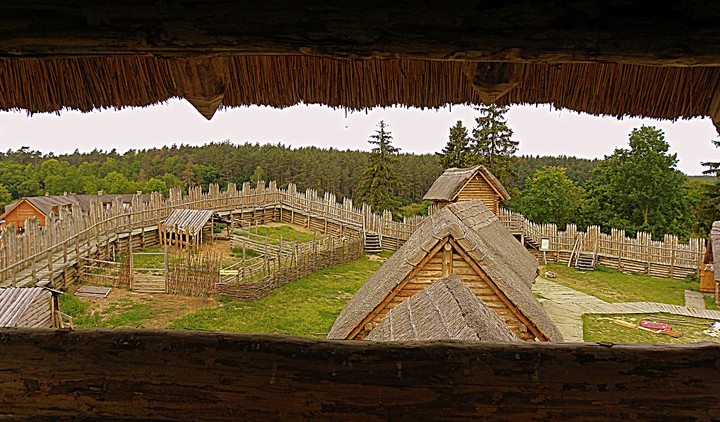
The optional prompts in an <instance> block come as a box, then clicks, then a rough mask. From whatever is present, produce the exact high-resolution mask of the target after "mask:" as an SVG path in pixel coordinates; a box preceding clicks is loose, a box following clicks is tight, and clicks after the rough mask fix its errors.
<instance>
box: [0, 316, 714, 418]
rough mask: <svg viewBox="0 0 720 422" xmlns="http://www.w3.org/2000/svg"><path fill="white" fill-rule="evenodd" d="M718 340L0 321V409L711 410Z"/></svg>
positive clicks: (464, 414)
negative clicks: (334, 337)
mask: <svg viewBox="0 0 720 422" xmlns="http://www.w3.org/2000/svg"><path fill="white" fill-rule="evenodd" d="M719 357H720V345H716V344H712V345H711V344H707V343H705V344H697V345H688V346H650V345H615V346H611V345H598V344H527V343H524V344H492V343H485V344H469V343H449V342H446V343H395V344H381V343H369V342H352V341H327V340H312V339H305V338H297V337H289V336H275V335H245V334H224V333H210V332H197V331H155V330H112V331H110V330H76V331H52V330H38V331H32V330H12V329H6V330H4V331H0V416H2V415H3V414H4V415H13V416H24V415H36V416H37V415H40V416H43V415H45V416H80V417H89V416H90V417H113V418H117V417H123V418H129V419H136V418H142V419H153V418H158V419H165V418H172V419H193V420H202V419H215V420H217V419H227V420H237V419H238V418H243V419H255V418H272V419H294V418H332V419H347V418H363V419H368V418H369V419H373V418H390V417H402V418H404V419H413V418H418V419H423V420H424V419H428V418H462V419H467V418H478V417H493V418H497V417H500V418H515V419H530V418H553V419H569V418H577V417H580V418H583V419H593V418H603V419H607V418H622V419H623V420H624V419H632V418H655V419H658V418H670V417H674V418H675V417H679V418H686V419H687V418H695V417H701V418H707V419H717V418H720V400H719V399H720V389H718V388H717V383H718V379H720V371H718V358H719Z"/></svg>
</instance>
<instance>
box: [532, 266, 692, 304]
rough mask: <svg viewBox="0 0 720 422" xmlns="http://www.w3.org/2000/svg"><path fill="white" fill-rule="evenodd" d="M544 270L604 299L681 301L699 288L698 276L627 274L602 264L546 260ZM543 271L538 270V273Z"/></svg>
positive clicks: (569, 285) (579, 289)
mask: <svg viewBox="0 0 720 422" xmlns="http://www.w3.org/2000/svg"><path fill="white" fill-rule="evenodd" d="M545 270H550V271H552V272H554V273H555V274H557V278H555V279H553V281H555V282H557V283H560V284H562V285H564V286H567V287H571V288H573V289H575V290H578V291H581V292H583V293H587V294H589V295H593V296H595V297H597V298H600V299H602V300H604V301H606V302H661V303H670V304H673V305H684V304H685V290H696V291H699V290H700V282H699V281H697V280H674V279H668V278H654V277H649V276H646V275H628V274H623V273H621V272H619V271H616V270H611V269H609V268H605V267H596V269H595V271H590V272H581V271H577V270H576V269H575V268H572V267H571V268H568V267H567V266H565V265H559V264H548V265H547V266H546V267H545ZM543 272H544V271H542V270H541V274H542V273H543Z"/></svg>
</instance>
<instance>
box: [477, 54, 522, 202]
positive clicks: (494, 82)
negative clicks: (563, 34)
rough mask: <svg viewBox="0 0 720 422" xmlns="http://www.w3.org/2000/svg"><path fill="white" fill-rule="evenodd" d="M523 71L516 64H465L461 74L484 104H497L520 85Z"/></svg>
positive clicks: (520, 66)
mask: <svg viewBox="0 0 720 422" xmlns="http://www.w3.org/2000/svg"><path fill="white" fill-rule="evenodd" d="M524 70H525V66H524V65H522V64H517V63H497V62H487V63H476V62H466V63H464V64H463V73H464V74H465V76H466V77H467V78H468V81H469V82H470V85H471V86H472V87H473V89H474V90H475V92H477V94H478V96H479V97H480V100H481V101H482V102H483V103H485V104H493V103H495V102H497V100H499V99H500V98H502V97H503V96H504V95H505V94H507V93H508V92H510V91H512V90H513V89H514V88H516V87H517V86H518V85H520V83H522V79H523V76H524V75H523V72H524ZM490 186H492V185H490ZM493 189H494V188H493Z"/></svg>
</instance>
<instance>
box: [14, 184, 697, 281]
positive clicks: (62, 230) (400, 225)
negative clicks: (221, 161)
mask: <svg viewBox="0 0 720 422" xmlns="http://www.w3.org/2000/svg"><path fill="white" fill-rule="evenodd" d="M178 208H185V209H209V210H214V211H216V213H218V214H219V215H231V214H232V215H233V216H234V217H235V218H239V219H240V221H246V220H247V222H248V224H253V223H254V222H255V221H259V222H260V223H267V222H270V221H281V222H289V223H294V224H301V225H304V226H306V227H307V228H309V229H312V230H317V231H318V232H320V233H325V234H340V235H343V234H345V233H346V232H354V233H362V232H365V231H370V232H374V233H377V234H378V236H379V238H380V240H381V245H382V248H383V249H385V250H395V249H397V248H398V247H400V246H401V245H402V244H403V243H404V242H405V240H407V239H408V238H409V237H410V235H411V234H412V233H413V232H414V231H415V229H416V228H417V227H418V226H419V225H420V224H421V223H422V221H423V220H424V217H413V218H406V219H404V220H403V221H393V220H392V216H391V214H390V213H389V212H384V213H382V214H377V213H374V212H373V211H372V209H371V208H370V207H369V206H368V205H367V204H363V205H362V206H360V207H356V206H355V205H354V204H353V202H352V200H350V199H347V198H346V199H344V200H342V201H338V200H337V199H336V197H335V195H333V194H331V193H325V194H324V195H322V196H320V195H318V193H317V192H316V191H314V190H312V189H308V190H306V191H305V192H298V191H297V188H296V187H295V185H293V184H290V185H289V186H288V188H287V189H279V188H278V187H277V185H276V184H275V182H270V184H269V185H268V186H266V185H265V182H259V183H258V185H257V187H256V188H252V187H251V186H250V184H249V183H245V184H243V186H242V189H237V187H236V186H235V185H233V184H230V185H229V186H228V188H227V189H226V190H225V191H220V188H219V186H218V185H210V188H209V190H208V192H202V190H201V189H200V188H199V187H195V188H192V189H190V191H189V193H188V194H187V195H182V194H181V192H180V191H179V190H177V189H171V190H170V195H169V197H168V198H163V197H162V195H160V194H158V193H154V194H153V195H151V198H150V200H149V201H148V202H143V201H142V200H141V196H139V195H138V196H137V197H136V198H134V199H133V201H132V204H131V205H130V206H126V207H123V205H122V203H121V202H120V201H119V200H118V201H116V202H115V203H114V204H113V205H112V206H111V207H109V208H105V207H103V205H102V204H101V203H100V202H97V203H94V204H93V205H92V207H91V209H90V211H89V212H87V213H83V212H82V211H81V210H80V209H79V207H73V208H71V209H66V208H62V209H60V210H59V212H58V214H57V215H51V216H49V218H47V219H46V221H47V223H46V224H47V225H46V227H44V228H41V227H40V226H39V225H38V223H37V221H36V220H35V221H33V219H30V220H28V222H27V224H26V231H25V233H23V234H19V235H18V234H16V233H15V231H14V228H13V227H12V226H9V227H7V228H6V229H4V231H3V232H2V233H0V234H1V235H2V239H1V240H0V286H6V285H35V284H41V285H42V284H44V285H48V284H50V285H56V284H58V280H61V282H62V283H64V284H67V282H68V280H72V279H74V278H75V277H77V267H78V262H79V261H80V258H81V257H86V258H90V259H99V260H102V259H107V258H108V257H109V256H110V255H111V254H112V253H113V251H114V250H113V248H115V249H119V248H122V245H124V244H125V242H133V243H134V244H138V246H139V247H142V245H143V244H146V243H148V242H150V244H156V242H157V226H158V223H159V222H161V221H163V220H164V219H165V218H166V217H167V216H168V215H169V214H170V212H172V210H174V209H178ZM432 212H434V208H432V207H431V209H430V213H432ZM238 216H239V217H238ZM500 220H501V221H502V222H503V223H504V224H505V225H506V226H507V227H508V228H509V229H510V230H511V231H513V232H515V233H518V234H519V235H521V236H523V237H527V238H530V239H535V240H537V241H539V240H540V239H541V238H543V237H547V238H549V240H550V250H549V253H550V255H549V256H550V258H551V260H553V261H554V262H567V260H568V259H569V255H570V251H571V250H572V246H573V241H574V240H575V236H577V235H582V237H583V239H582V245H581V247H582V250H583V251H593V250H594V249H595V246H596V245H597V251H598V252H597V256H598V260H599V263H600V264H601V265H608V266H610V267H613V268H618V269H620V270H622V271H625V272H641V273H642V272H644V273H648V274H650V275H654V276H658V277H674V278H682V277H685V276H687V275H688V274H692V273H695V272H697V271H698V267H699V263H700V261H701V259H702V256H703V253H704V251H705V241H704V240H703V239H691V241H690V242H689V243H687V244H680V243H679V242H678V240H677V238H676V237H674V236H665V239H664V240H663V241H655V240H652V238H651V236H650V235H649V234H646V233H638V234H637V235H636V237H635V238H629V237H627V236H626V235H625V233H624V232H622V231H619V230H613V232H612V233H611V234H609V235H607V234H603V233H600V230H599V228H597V227H590V228H589V229H588V230H587V231H586V232H585V233H581V232H578V231H577V228H576V227H574V226H572V225H571V226H568V228H567V229H566V230H565V231H562V232H561V231H558V230H557V227H556V226H555V225H553V224H535V223H533V222H531V221H529V220H527V219H526V218H525V217H523V216H522V215H521V214H517V213H513V212H510V211H507V210H501V211H500ZM123 249H124V248H123Z"/></svg>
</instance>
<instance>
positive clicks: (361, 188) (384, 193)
mask: <svg viewBox="0 0 720 422" xmlns="http://www.w3.org/2000/svg"><path fill="white" fill-rule="evenodd" d="M378 127H379V129H378V130H376V131H375V134H374V135H370V139H369V140H368V142H369V143H371V144H373V145H376V147H375V148H373V149H372V152H371V153H370V158H369V160H368V165H367V167H366V168H365V171H363V174H362V176H361V177H360V183H359V185H358V197H359V198H360V200H361V201H363V202H366V203H368V204H370V206H372V208H373V209H374V210H376V211H383V210H390V211H391V212H393V213H396V212H397V210H398V207H399V206H400V199H399V197H398V195H399V193H400V190H401V189H402V187H403V184H402V182H401V181H400V178H399V177H398V175H397V173H396V169H395V166H396V162H397V155H398V153H399V152H400V149H399V148H396V147H394V146H393V145H392V143H391V142H392V141H391V140H392V136H391V135H390V132H389V131H387V125H386V124H385V122H384V121H382V120H381V121H380V123H378Z"/></svg>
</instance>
